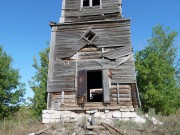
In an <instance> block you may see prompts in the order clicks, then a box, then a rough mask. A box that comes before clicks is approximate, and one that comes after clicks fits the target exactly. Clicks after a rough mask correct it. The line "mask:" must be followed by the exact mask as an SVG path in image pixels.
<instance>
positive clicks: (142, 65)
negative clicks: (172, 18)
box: [135, 25, 180, 115]
mask: <svg viewBox="0 0 180 135" xmlns="http://www.w3.org/2000/svg"><path fill="white" fill-rule="evenodd" d="M176 36H177V32H174V31H170V29H169V28H163V27H162V26H160V25H158V26H156V27H154V28H153V33H152V38H151V39H149V40H148V46H146V48H145V49H144V50H142V51H138V52H137V53H136V55H135V59H136V71H137V82H138V87H139V90H140V97H141V102H142V108H143V110H144V111H145V112H147V111H148V110H149V109H150V108H154V109H155V111H156V113H159V112H160V113H162V114H166V115H167V114H170V113H174V112H175V111H176V110H177V109H178V108H179V107H180V103H179V99H180V86H179V85H178V84H179V82H178V81H179V75H180V74H179V72H180V71H179V67H178V66H176V65H178V63H177V62H176V60H177V48H176V46H175V45H174V41H175V38H176Z"/></svg>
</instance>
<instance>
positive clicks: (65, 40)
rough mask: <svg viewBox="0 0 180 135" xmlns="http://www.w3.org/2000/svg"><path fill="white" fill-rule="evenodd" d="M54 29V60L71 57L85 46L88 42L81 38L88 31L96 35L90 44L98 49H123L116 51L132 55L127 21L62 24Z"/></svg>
mask: <svg viewBox="0 0 180 135" xmlns="http://www.w3.org/2000/svg"><path fill="white" fill-rule="evenodd" d="M56 27H57V28H56V42H55V51H54V55H55V58H67V57H71V56H73V55H74V54H75V53H76V52H77V51H79V50H80V49H81V48H83V47H84V46H85V45H87V44H88V42H87V41H85V40H84V39H83V38H82V36H83V34H84V33H85V32H86V31H88V29H91V30H93V31H94V33H95V34H96V35H97V37H96V38H95V39H94V40H93V41H92V43H91V44H94V45H96V46H97V47H98V48H102V47H104V48H107V47H111V48H113V47H124V48H119V49H118V50H122V51H121V52H122V53H127V54H129V53H130V52H131V53H132V46H131V37H130V21H129V20H126V19H121V20H116V21H113V22H111V21H110V22H108V21H100V22H93V23H89V24H88V23H80V24H78V23H77V24H72V25H69V24H62V25H58V26H56ZM116 54H120V53H116ZM127 54H126V55H127ZM104 55H105V56H106V57H107V56H108V57H110V58H111V57H112V58H114V57H116V56H114V57H113V56H112V53H111V55H110V56H109V55H108V54H107V53H105V54H104ZM121 55H123V54H121ZM117 57H118V56H117ZM119 57H120V56H119Z"/></svg>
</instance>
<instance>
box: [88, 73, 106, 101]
mask: <svg viewBox="0 0 180 135" xmlns="http://www.w3.org/2000/svg"><path fill="white" fill-rule="evenodd" d="M102 93H103V90H102V71H101V70H93V71H87V102H103V94H102Z"/></svg>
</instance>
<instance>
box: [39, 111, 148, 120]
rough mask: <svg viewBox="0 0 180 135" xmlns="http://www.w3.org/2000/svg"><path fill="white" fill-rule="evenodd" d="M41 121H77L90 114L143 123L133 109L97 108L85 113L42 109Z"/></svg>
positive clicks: (88, 117) (109, 118) (89, 118)
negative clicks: (102, 110)
mask: <svg viewBox="0 0 180 135" xmlns="http://www.w3.org/2000/svg"><path fill="white" fill-rule="evenodd" d="M42 113H43V114H42V123H54V122H62V121H63V122H66V121H67V122H71V121H72V122H78V121H80V120H81V119H82V118H83V117H85V118H86V119H87V120H89V121H91V117H92V115H93V116H94V117H95V118H96V119H98V120H99V121H105V122H106V121H108V122H110V121H112V120H114V119H119V120H133V121H135V122H138V123H145V121H146V120H145V119H144V118H142V117H140V116H138V115H137V113H136V112H134V111H109V110H106V111H104V112H99V111H98V110H93V111H86V113H75V112H71V111H54V110H43V112H42Z"/></svg>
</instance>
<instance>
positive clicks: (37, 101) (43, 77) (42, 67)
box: [29, 47, 49, 116]
mask: <svg viewBox="0 0 180 135" xmlns="http://www.w3.org/2000/svg"><path fill="white" fill-rule="evenodd" d="M39 56H40V63H38V61H37V58H36V57H34V64H33V67H34V68H35V69H36V73H35V75H34V77H32V80H31V81H30V82H29V83H30V86H31V88H32V90H33V92H34V94H35V95H34V97H33V98H32V99H31V101H32V104H33V105H32V110H33V113H34V115H36V116H38V115H41V113H42V110H43V109H46V103H47V93H46V90H47V74H48V64H49V47H48V48H46V49H44V50H43V51H41V52H40V53H39Z"/></svg>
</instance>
